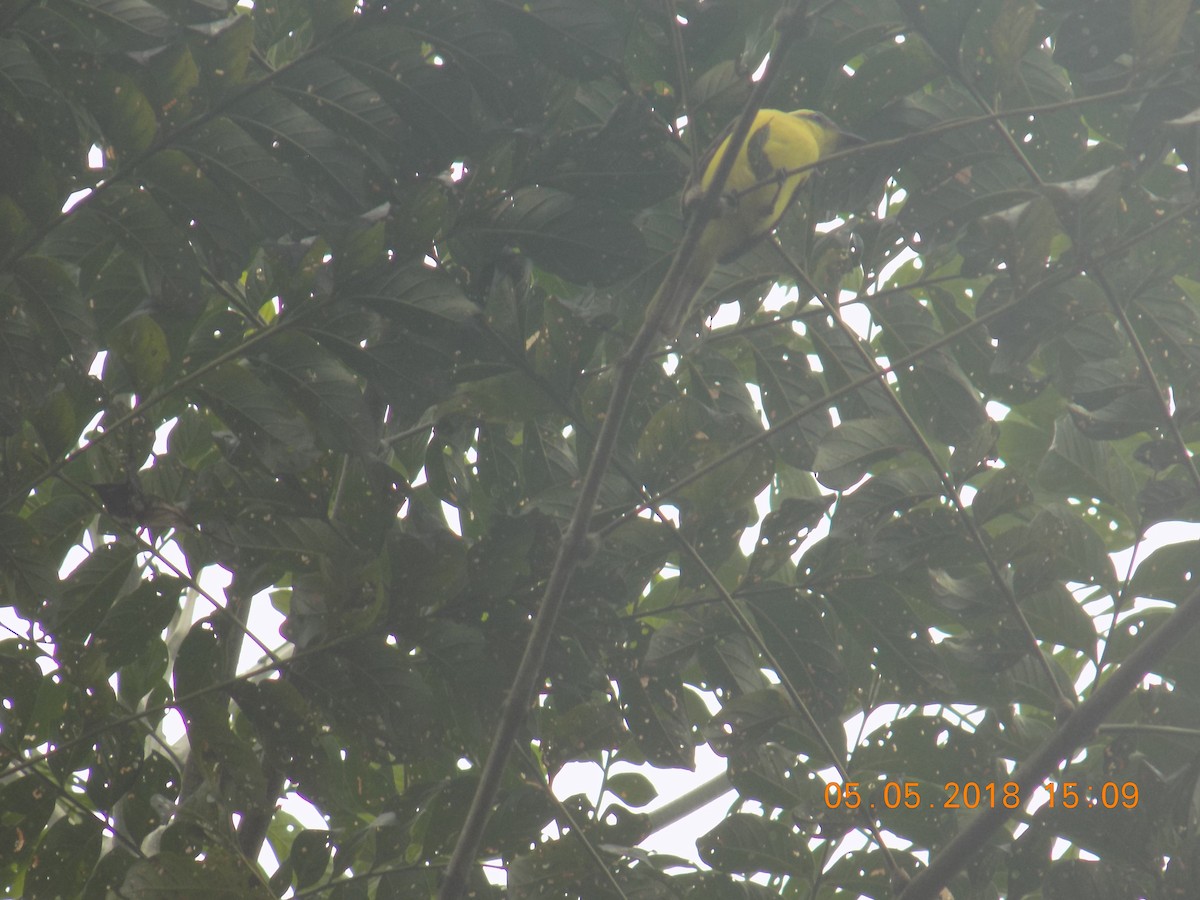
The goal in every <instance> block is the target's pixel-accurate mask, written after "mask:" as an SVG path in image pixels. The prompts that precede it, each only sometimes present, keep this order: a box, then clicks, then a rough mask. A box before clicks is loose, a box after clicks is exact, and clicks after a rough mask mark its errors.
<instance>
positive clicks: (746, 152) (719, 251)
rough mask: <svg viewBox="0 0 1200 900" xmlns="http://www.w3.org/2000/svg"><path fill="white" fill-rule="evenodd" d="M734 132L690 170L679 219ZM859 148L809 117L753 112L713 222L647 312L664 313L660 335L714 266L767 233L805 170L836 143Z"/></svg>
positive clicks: (682, 317) (823, 120) (687, 307)
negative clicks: (661, 309) (662, 308)
mask: <svg viewBox="0 0 1200 900" xmlns="http://www.w3.org/2000/svg"><path fill="white" fill-rule="evenodd" d="M733 130H734V125H733V124H730V125H729V126H728V127H727V128H726V129H725V131H724V132H722V134H721V135H719V136H718V137H717V138H716V140H714V141H713V143H712V145H711V146H710V148H709V149H708V150H707V151H706V152H705V154H704V157H703V159H702V160H701V162H700V165H699V166H697V171H698V172H699V173H700V177H699V179H696V178H695V177H694V176H693V177H692V178H690V179H689V180H688V183H687V184H686V185H685V186H684V189H683V197H682V199H683V212H684V215H685V216H686V215H688V214H689V213H691V212H692V211H693V210H694V209H695V207H696V206H697V205H698V203H699V200H700V199H701V198H702V197H703V196H704V195H705V194H706V193H707V192H708V189H709V187H710V186H711V185H712V183H713V179H714V177H715V176H716V173H717V169H718V167H719V166H720V164H721V160H722V159H723V158H724V156H725V154H726V153H728V152H729V144H730V140H731V139H732V137H733ZM861 141H862V139H861V138H858V137H857V136H856V135H852V134H850V133H849V132H846V131H843V130H842V129H840V128H839V127H838V126H837V125H836V124H834V122H833V121H832V120H830V119H829V117H828V116H826V115H825V114H824V113H820V112H817V111H815V110H811V109H795V110H792V111H791V112H784V111H783V110H779V109H760V110H759V111H758V112H757V113H755V116H754V121H753V122H752V123H751V125H750V129H749V131H747V133H746V138H745V140H744V141H743V142H742V144H741V145H740V146H739V147H738V150H737V157H736V158H735V160H734V163H733V168H731V169H730V170H729V175H728V177H727V179H726V181H725V184H724V186H723V187H722V189H721V196H720V197H719V198H718V201H717V204H716V209H715V211H714V213H713V216H712V218H711V219H710V220H709V221H708V222H706V223H705V225H704V229H703V231H701V233H700V237H699V240H698V242H697V245H696V250H695V253H694V254H693V256H692V260H691V264H690V265H689V266H688V267H687V268H686V269H685V270H683V271H681V272H679V273H678V274H677V275H676V277H675V278H671V277H668V278H667V280H665V281H664V282H663V284H662V286H661V287H660V288H659V291H658V294H657V295H656V297H655V299H654V300H653V301H652V307H653V305H654V304H657V303H663V304H666V305H667V306H668V309H667V310H666V312H665V313H664V314H663V318H662V322H661V326H660V327H661V330H662V332H663V333H664V334H666V335H667V336H668V337H671V338H675V337H678V335H679V332H680V330H681V329H682V327H683V324H684V322H685V321H686V320H687V317H688V315H689V314H690V313H691V310H692V305H693V302H694V301H695V298H696V295H697V294H698V293H699V292H700V289H701V288H702V287H703V286H704V282H705V281H707V280H708V276H709V275H710V274H711V273H712V270H713V269H714V268H716V266H717V264H718V263H728V262H732V261H733V260H734V259H736V258H737V257H739V256H741V255H742V254H743V253H745V252H746V251H747V250H749V249H750V248H751V247H752V246H753V245H754V244H755V243H757V242H758V241H759V240H761V239H762V238H763V237H765V236H766V235H767V234H770V233H771V231H773V230H774V228H775V226H776V225H777V224H778V223H779V220H780V218H782V217H783V214H784V213H785V212H787V209H788V207H789V206H790V205H791V203H792V201H793V200H794V199H795V196H796V191H797V190H799V188H800V186H801V185H803V184H804V182H806V181H807V180H808V177H809V175H811V174H812V169H811V168H806V167H808V166H812V165H813V164H814V163H816V162H819V161H820V160H822V159H824V158H826V157H827V156H829V155H830V154H831V153H833V152H835V151H836V150H837V149H838V146H839V144H843V143H851V142H854V143H859V142H861ZM797 170H801V171H797Z"/></svg>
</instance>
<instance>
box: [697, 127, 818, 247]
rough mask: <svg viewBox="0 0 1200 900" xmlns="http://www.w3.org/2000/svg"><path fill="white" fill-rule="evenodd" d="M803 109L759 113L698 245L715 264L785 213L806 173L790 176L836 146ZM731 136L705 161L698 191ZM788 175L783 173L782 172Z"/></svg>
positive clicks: (708, 182)
mask: <svg viewBox="0 0 1200 900" xmlns="http://www.w3.org/2000/svg"><path fill="white" fill-rule="evenodd" d="M810 115H812V114H809V113H808V111H807V110H800V111H797V112H795V113H786V112H782V111H780V110H777V109H762V110H759V111H758V113H757V115H755V117H754V122H753V124H752V125H751V126H750V131H749V133H748V134H747V136H746V140H745V142H743V144H742V145H741V147H740V148H739V149H738V154H737V158H736V160H735V161H734V164H733V168H732V169H731V170H730V172H729V176H728V178H727V180H726V182H725V186H724V188H723V189H722V191H721V193H722V195H723V196H724V198H725V200H724V202H723V203H722V204H721V206H720V207H719V209H718V211H717V214H716V215H715V216H714V218H713V219H712V221H711V222H709V223H708V225H707V226H706V228H705V233H704V235H703V236H702V244H706V245H708V246H707V248H706V249H707V250H708V251H709V252H711V254H712V255H713V257H714V258H715V259H717V260H718V261H720V262H727V261H729V260H731V259H732V258H733V257H735V256H737V255H738V254H740V253H741V252H742V251H743V250H744V249H745V248H746V247H747V246H749V245H750V244H752V243H753V242H754V241H756V240H757V239H758V238H760V237H762V236H763V235H764V234H766V233H767V232H769V231H770V230H771V229H772V228H774V227H775V225H776V224H777V223H778V222H779V219H780V217H782V216H783V214H784V212H786V211H787V208H788V205H789V204H790V203H791V202H792V198H793V197H794V196H795V194H796V191H797V190H798V189H799V187H800V186H801V185H802V184H804V182H805V181H806V180H807V179H808V176H809V174H810V171H811V170H806V171H802V172H795V171H794V170H796V169H802V168H803V167H805V166H809V165H812V164H813V163H815V162H817V161H818V160H819V159H820V158H821V156H822V154H823V153H825V152H827V149H831V147H832V143H835V142H836V132H833V133H832V136H830V134H829V131H830V130H829V129H828V128H826V127H825V126H824V125H823V124H822V123H821V122H820V121H819V120H817V119H814V118H810ZM731 137H732V135H730V136H727V137H726V138H725V140H724V141H722V142H721V143H720V144H719V145H718V147H717V149H716V151H715V152H713V153H712V155H711V156H710V157H709V159H708V160H707V163H706V165H705V168H704V172H703V174H702V176H701V180H700V183H701V186H702V187H703V188H704V190H707V189H708V188H709V186H710V185H711V184H712V181H713V178H714V176H715V175H716V172H717V168H718V166H719V165H720V161H721V159H722V158H723V157H724V156H725V154H726V153H727V152H728V151H729V142H730V138H731ZM789 172H790V173H791V174H787V173H789Z"/></svg>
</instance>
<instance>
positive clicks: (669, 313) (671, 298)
mask: <svg viewBox="0 0 1200 900" xmlns="http://www.w3.org/2000/svg"><path fill="white" fill-rule="evenodd" d="M713 268H714V260H713V259H712V257H711V256H710V255H709V254H706V253H696V254H695V255H694V256H693V257H692V262H691V264H690V265H688V266H687V267H686V268H683V269H680V270H678V272H677V273H668V276H667V279H666V280H665V281H664V282H663V283H662V286H661V287H660V288H659V289H658V293H657V294H656V295H655V297H654V301H653V304H658V303H662V304H663V305H664V306H665V307H666V311H665V312H664V313H663V316H662V319H661V320H660V322H659V330H660V331H661V332H662V333H663V335H664V336H666V337H668V338H671V339H672V340H674V339H675V338H677V337H679V334H680V332H681V331H682V330H683V325H684V323H685V322H686V321H687V319H688V316H689V315H690V314H691V312H692V310H693V309H694V308H695V305H696V296H697V295H698V294H699V293H700V289H701V288H703V287H704V282H706V281H708V276H709V275H710V274H711V273H712V270H713ZM653 308H654V306H653V305H652V306H651V309H653Z"/></svg>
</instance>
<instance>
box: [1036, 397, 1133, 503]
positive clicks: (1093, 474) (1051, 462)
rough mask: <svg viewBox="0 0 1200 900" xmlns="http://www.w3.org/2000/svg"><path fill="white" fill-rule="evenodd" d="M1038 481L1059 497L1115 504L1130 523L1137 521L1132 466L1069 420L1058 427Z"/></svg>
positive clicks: (1058, 420)
mask: <svg viewBox="0 0 1200 900" xmlns="http://www.w3.org/2000/svg"><path fill="white" fill-rule="evenodd" d="M1037 477H1038V482H1039V483H1040V484H1041V486H1042V487H1043V488H1044V489H1046V490H1049V491H1052V492H1054V493H1055V494H1058V495H1059V496H1066V497H1074V498H1076V499H1079V500H1083V501H1089V500H1092V499H1099V500H1103V501H1104V502H1106V503H1110V504H1112V505H1113V506H1114V507H1115V508H1116V510H1117V511H1118V512H1119V513H1120V514H1121V515H1123V516H1124V517H1125V519H1126V522H1134V521H1136V520H1137V504H1136V500H1135V498H1134V481H1133V476H1132V474H1131V473H1130V471H1129V466H1128V465H1127V464H1126V463H1125V462H1124V460H1122V459H1120V458H1119V457H1118V456H1117V455H1116V453H1114V452H1113V450H1111V449H1110V448H1109V446H1108V445H1107V444H1100V443H1097V442H1095V441H1091V440H1088V438H1087V437H1085V436H1084V434H1083V433H1082V432H1081V431H1080V430H1079V429H1078V428H1077V427H1076V426H1075V424H1074V423H1073V422H1072V421H1071V419H1069V418H1067V417H1065V416H1060V417H1059V418H1058V419H1057V420H1056V421H1055V423H1054V439H1053V442H1052V443H1051V444H1050V448H1049V450H1047V451H1046V456H1045V458H1044V459H1043V460H1042V462H1041V465H1040V466H1039V467H1038V472H1037Z"/></svg>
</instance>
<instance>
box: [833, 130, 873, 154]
mask: <svg viewBox="0 0 1200 900" xmlns="http://www.w3.org/2000/svg"><path fill="white" fill-rule="evenodd" d="M866 143H869V142H868V141H867V139H866V138H865V137H863V136H862V135H861V134H855V133H854V132H853V131H843V130H842V129H840V128H839V129H838V149H839V150H845V149H847V148H849V147H861V146H862V145H863V144H866Z"/></svg>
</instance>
